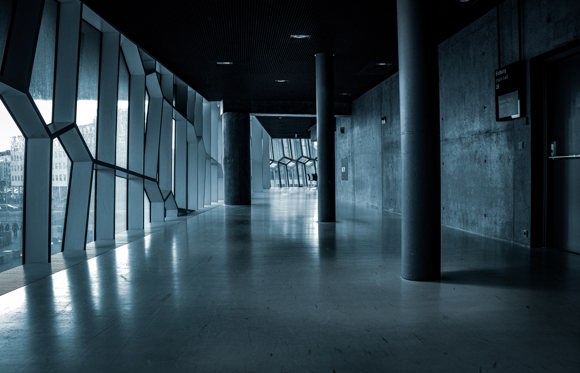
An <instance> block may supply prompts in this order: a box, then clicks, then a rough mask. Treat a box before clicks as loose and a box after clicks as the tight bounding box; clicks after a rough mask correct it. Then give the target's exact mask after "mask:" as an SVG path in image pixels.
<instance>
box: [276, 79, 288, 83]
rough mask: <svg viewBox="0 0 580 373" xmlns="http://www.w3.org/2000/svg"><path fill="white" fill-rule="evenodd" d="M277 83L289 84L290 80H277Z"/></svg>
mask: <svg viewBox="0 0 580 373" xmlns="http://www.w3.org/2000/svg"><path fill="white" fill-rule="evenodd" d="M274 81H275V82H276V83H288V79H276V80H274Z"/></svg>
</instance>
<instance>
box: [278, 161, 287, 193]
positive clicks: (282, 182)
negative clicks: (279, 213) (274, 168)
mask: <svg viewBox="0 0 580 373" xmlns="http://www.w3.org/2000/svg"><path fill="white" fill-rule="evenodd" d="M278 169H279V170H280V187H281V188H284V187H287V186H288V171H287V170H286V166H283V165H280V167H278Z"/></svg>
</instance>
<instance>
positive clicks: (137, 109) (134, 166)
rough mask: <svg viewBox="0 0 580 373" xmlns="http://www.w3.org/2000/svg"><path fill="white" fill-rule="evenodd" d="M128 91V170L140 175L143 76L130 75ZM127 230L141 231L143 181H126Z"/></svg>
mask: <svg viewBox="0 0 580 373" xmlns="http://www.w3.org/2000/svg"><path fill="white" fill-rule="evenodd" d="M130 84H131V86H130V89H129V94H130V96H129V147H128V148H129V149H128V150H129V157H128V160H127V162H128V166H129V169H130V170H132V171H135V172H137V173H140V174H142V173H143V171H144V161H143V159H144V152H145V75H131V80H130ZM127 183H128V188H129V193H128V194H127V223H128V225H127V228H128V229H129V230H133V229H143V221H144V216H143V214H144V207H143V188H144V187H143V179H141V178H129V179H128V180H127Z"/></svg>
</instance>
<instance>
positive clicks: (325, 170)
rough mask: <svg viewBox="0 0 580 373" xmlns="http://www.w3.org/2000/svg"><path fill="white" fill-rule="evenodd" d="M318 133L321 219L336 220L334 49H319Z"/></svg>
mask: <svg viewBox="0 0 580 373" xmlns="http://www.w3.org/2000/svg"><path fill="white" fill-rule="evenodd" d="M315 60H316V137H317V142H318V221H320V222H334V221H336V203H335V201H336V199H335V195H334V191H335V174H334V173H335V170H334V163H335V161H334V129H335V120H334V67H333V60H332V54H331V53H317V54H316V55H315Z"/></svg>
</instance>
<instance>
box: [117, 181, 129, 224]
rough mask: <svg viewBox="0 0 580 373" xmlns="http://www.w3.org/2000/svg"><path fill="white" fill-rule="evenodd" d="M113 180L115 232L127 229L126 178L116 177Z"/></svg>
mask: <svg viewBox="0 0 580 373" xmlns="http://www.w3.org/2000/svg"><path fill="white" fill-rule="evenodd" d="M116 179H117V180H116V182H115V232H124V231H126V230H127V179H125V178H122V177H117V178H116Z"/></svg>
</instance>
